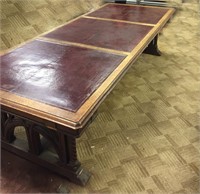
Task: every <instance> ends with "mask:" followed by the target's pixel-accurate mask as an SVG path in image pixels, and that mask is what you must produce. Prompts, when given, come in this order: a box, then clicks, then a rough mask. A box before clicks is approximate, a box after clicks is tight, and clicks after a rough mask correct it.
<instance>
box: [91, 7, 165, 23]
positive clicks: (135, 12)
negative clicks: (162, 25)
mask: <svg viewBox="0 0 200 194" xmlns="http://www.w3.org/2000/svg"><path fill="white" fill-rule="evenodd" d="M167 11H168V9H163V8H159V9H158V8H154V7H145V6H126V5H124V6H121V5H118V4H108V5H106V6H105V7H102V8H100V9H98V10H97V11H95V12H92V13H91V14H88V16H93V17H100V18H109V19H117V20H125V21H131V22H142V23H148V24H156V23H157V22H158V21H159V20H160V19H161V18H162V16H163V15H164V14H165V13H166V12H167Z"/></svg>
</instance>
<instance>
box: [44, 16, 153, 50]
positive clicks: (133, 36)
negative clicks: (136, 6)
mask: <svg viewBox="0 0 200 194" xmlns="http://www.w3.org/2000/svg"><path fill="white" fill-rule="evenodd" d="M151 29H152V27H151V26H143V25H137V24H128V23H121V22H113V21H101V20H94V19H87V18H80V19H78V20H76V21H74V22H72V23H70V24H68V25H65V26H63V27H61V28H59V29H57V30H55V31H53V32H50V33H48V34H46V35H45V37H48V38H53V39H57V40H62V41H70V42H76V43H83V44H87V45H92V46H96V47H103V48H108V49H114V50H122V51H128V52H130V51H131V50H132V49H133V48H134V47H135V46H136V45H137V44H138V43H139V42H140V41H141V40H142V39H143V38H144V37H145V36H146V34H148V32H149V31H150V30H151Z"/></svg>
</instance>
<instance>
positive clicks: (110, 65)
mask: <svg viewBox="0 0 200 194" xmlns="http://www.w3.org/2000/svg"><path fill="white" fill-rule="evenodd" d="M167 11H168V9H164V8H152V7H142V6H124V5H118V4H108V5H106V6H103V7H102V8H100V9H99V10H97V11H95V12H92V13H90V14H89V15H88V17H87V16H85V17H80V18H78V19H76V20H74V21H73V22H71V23H69V24H65V25H64V26H62V27H60V28H57V29H55V30H53V31H51V32H50V33H47V34H46V35H43V36H42V37H41V38H40V40H39V39H37V40H33V41H31V42H29V43H27V44H25V45H23V46H21V47H19V48H17V49H15V50H13V51H10V52H9V53H7V54H5V55H3V56H1V58H0V60H1V69H0V70H1V89H2V90H3V91H8V92H9V93H14V94H17V95H19V96H22V97H25V98H27V99H32V100H36V101H38V102H42V103H45V104H48V105H52V106H54V107H59V108H62V109H64V110H68V111H71V112H76V111H77V110H78V109H79V108H80V107H81V105H82V104H83V103H84V102H85V101H86V100H87V99H88V98H89V97H90V96H91V95H92V94H93V93H94V92H95V91H96V90H97V88H98V87H99V86H100V85H101V84H102V83H103V82H104V81H105V80H106V78H108V77H109V76H110V74H111V73H112V72H113V71H114V70H115V69H117V68H118V66H119V65H120V64H121V62H122V61H123V60H124V59H125V58H126V57H127V56H128V55H129V53H130V52H131V51H133V49H134V48H135V47H136V46H137V45H138V44H139V43H140V42H141V41H142V40H143V39H144V38H145V37H146V36H147V35H148V33H149V32H151V30H152V29H153V28H154V25H147V24H145V23H149V24H156V23H157V22H158V21H159V20H160V19H161V18H162V17H163V16H164V15H165V13H166V12H167ZM90 17H91V18H90ZM95 17H96V18H95ZM97 17H98V18H97ZM99 17H101V18H104V19H99ZM105 18H108V19H106V20H105ZM112 19H117V20H126V21H129V22H121V21H114V20H112ZM130 21H131V22H142V24H138V23H131V22H130ZM51 40H52V41H51ZM72 43H74V44H72ZM84 45H85V47H84ZM91 46H92V47H93V48H91ZM102 48H103V49H104V50H103V49H102ZM106 49H110V50H109V51H107V50H106ZM115 51H116V52H115ZM122 51H123V52H122ZM128 62H129V61H128ZM122 69H123V68H122Z"/></svg>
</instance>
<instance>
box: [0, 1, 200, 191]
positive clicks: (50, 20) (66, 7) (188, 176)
mask: <svg viewBox="0 0 200 194" xmlns="http://www.w3.org/2000/svg"><path fill="white" fill-rule="evenodd" d="M0 2H1V9H2V14H1V50H4V49H7V48H10V47H13V46H15V45H17V44H19V43H21V42H24V41H26V40H28V39H30V38H33V37H35V36H37V35H39V34H41V33H42V32H45V31H47V30H49V29H51V28H53V27H55V26H58V25H60V24H62V23H63V22H65V21H67V20H69V19H71V18H73V17H76V16H77V15H80V14H81V13H84V12H86V11H88V10H90V9H94V8H96V7H98V6H99V5H100V4H101V1H100V0H95V1H90V0H77V1H71V0H70V1H69V0H27V1H25V0H18V1H16V0H15V1H13V0H1V1H0ZM199 29H200V28H199V3H198V1H197V0H196V1H195V0H191V1H187V0H184V1H183V3H180V2H179V4H178V9H177V12H176V14H175V16H174V18H173V19H172V20H171V22H170V23H168V25H167V26H166V27H165V28H164V30H163V31H162V33H161V34H160V37H159V47H160V50H161V51H162V56H160V57H156V56H151V55H145V54H143V55H142V56H141V57H140V58H139V59H138V60H137V62H136V63H134V64H133V66H132V68H131V69H130V70H129V71H128V72H127V74H126V75H125V76H124V78H123V79H122V80H121V81H120V82H119V84H118V85H117V86H116V88H115V89H114V90H113V92H112V93H111V94H110V95H109V96H108V97H107V98H106V100H105V101H104V103H103V104H102V105H101V106H100V108H99V114H98V116H97V118H96V119H95V121H94V122H93V123H92V124H91V125H90V126H89V127H88V129H87V130H86V132H85V133H84V134H83V136H82V137H81V138H80V139H78V156H79V159H80V161H81V162H82V164H83V166H85V167H86V168H87V169H89V170H90V171H91V172H92V177H91V179H90V181H89V182H88V184H87V185H86V186H85V187H81V186H77V185H75V184H73V183H70V182H68V181H67V180H65V179H64V178H62V177H60V176H58V175H56V174H54V173H52V172H50V171H48V170H46V169H43V168H41V167H38V166H36V165H34V164H31V163H29V162H27V161H25V160H22V159H20V158H18V157H16V156H13V155H11V154H9V153H7V152H5V151H2V155H1V156H2V161H1V162H2V172H1V192H2V193H55V192H60V193H69V192H70V193H137V194H138V193H149V194H150V193H155V194H162V193H174V194H175V193H176V194H178V193H180V194H184V193H188V194H189V193H191V194H197V193H200V183H199V181H200V179H199V174H200V143H199V132H200V125H199V117H200V107H199V106H200V68H199V61H200V55H199V45H200V41H199V35H200V34H199ZM18 131H19V133H20V130H18Z"/></svg>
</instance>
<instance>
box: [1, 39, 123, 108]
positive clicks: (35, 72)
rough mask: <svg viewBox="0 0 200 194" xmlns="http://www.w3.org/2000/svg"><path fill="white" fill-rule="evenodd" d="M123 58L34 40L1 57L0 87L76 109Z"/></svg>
mask: <svg viewBox="0 0 200 194" xmlns="http://www.w3.org/2000/svg"><path fill="white" fill-rule="evenodd" d="M123 59H124V56H120V55H114V54H110V53H104V52H99V51H97V50H92V49H86V48H81V47H75V46H69V45H58V44H55V43H48V42H44V41H38V40H35V41H33V42H30V43H28V44H26V45H24V46H22V47H21V48H18V49H16V50H14V51H12V52H11V53H8V54H6V55H4V56H3V57H1V89H3V90H7V91H10V92H12V93H16V94H18V95H21V96H24V97H26V98H29V99H35V100H38V101H40V102H44V103H46V104H51V105H53V106H56V107H60V108H63V109H67V110H70V111H76V110H77V109H78V108H79V107H80V106H81V105H82V103H83V102H84V101H85V100H86V99H87V98H88V97H89V96H90V95H91V94H92V93H93V92H94V91H95V90H96V89H97V88H98V86H99V85H101V83H102V82H103V81H104V80H105V79H106V78H107V77H108V75H109V74H110V73H111V72H112V71H113V70H114V69H115V68H116V67H117V66H118V65H119V64H120V62H121V61H122V60H123Z"/></svg>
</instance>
